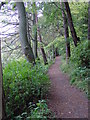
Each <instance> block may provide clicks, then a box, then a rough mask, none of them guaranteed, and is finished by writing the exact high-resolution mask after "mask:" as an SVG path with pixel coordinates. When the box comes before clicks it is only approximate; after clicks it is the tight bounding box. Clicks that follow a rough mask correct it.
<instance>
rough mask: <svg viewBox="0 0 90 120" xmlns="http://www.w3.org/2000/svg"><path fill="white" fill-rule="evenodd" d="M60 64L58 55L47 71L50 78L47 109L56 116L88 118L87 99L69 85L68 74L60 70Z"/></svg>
mask: <svg viewBox="0 0 90 120" xmlns="http://www.w3.org/2000/svg"><path fill="white" fill-rule="evenodd" d="M60 64H61V60H60V57H56V61H55V64H53V65H52V66H51V67H50V69H49V71H48V74H49V77H50V80H51V89H50V91H49V95H48V99H49V101H48V106H49V109H50V110H51V111H52V112H54V113H55V116H56V118H88V99H87V98H86V97H85V94H84V93H83V92H80V90H79V89H77V88H76V87H72V86H71V85H70V82H69V80H70V79H69V76H68V75H67V74H65V73H63V72H62V71H61V70H60Z"/></svg>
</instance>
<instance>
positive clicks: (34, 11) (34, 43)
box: [33, 2, 38, 58]
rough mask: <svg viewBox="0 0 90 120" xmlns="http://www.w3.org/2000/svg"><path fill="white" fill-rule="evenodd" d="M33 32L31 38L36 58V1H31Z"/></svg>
mask: <svg viewBox="0 0 90 120" xmlns="http://www.w3.org/2000/svg"><path fill="white" fill-rule="evenodd" d="M33 28H34V29H33V34H34V39H33V54H34V57H35V58H37V57H38V54H37V10H36V3H35V2H34V3H33Z"/></svg>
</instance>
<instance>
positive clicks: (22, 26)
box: [16, 2, 35, 64]
mask: <svg viewBox="0 0 90 120" xmlns="http://www.w3.org/2000/svg"><path fill="white" fill-rule="evenodd" d="M16 6H17V9H18V16H19V32H20V41H21V46H22V50H23V52H24V54H25V56H26V58H27V60H28V61H29V62H31V63H33V64H34V63H35V59H34V55H33V51H32V48H31V45H30V44H29V42H28V38H27V26H26V25H27V24H26V12H25V7H24V3H23V2H16Z"/></svg>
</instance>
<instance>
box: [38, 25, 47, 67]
mask: <svg viewBox="0 0 90 120" xmlns="http://www.w3.org/2000/svg"><path fill="white" fill-rule="evenodd" d="M37 30H38V35H39V41H40V42H41V43H42V37H41V34H40V30H39V27H38V28H37ZM41 52H42V56H43V60H44V64H45V65H46V64H48V61H47V57H46V54H45V51H44V48H43V47H42V46H41Z"/></svg>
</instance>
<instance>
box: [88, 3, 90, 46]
mask: <svg viewBox="0 0 90 120" xmlns="http://www.w3.org/2000/svg"><path fill="white" fill-rule="evenodd" d="M88 5H89V6H88V48H90V1H89V3H88Z"/></svg>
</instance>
